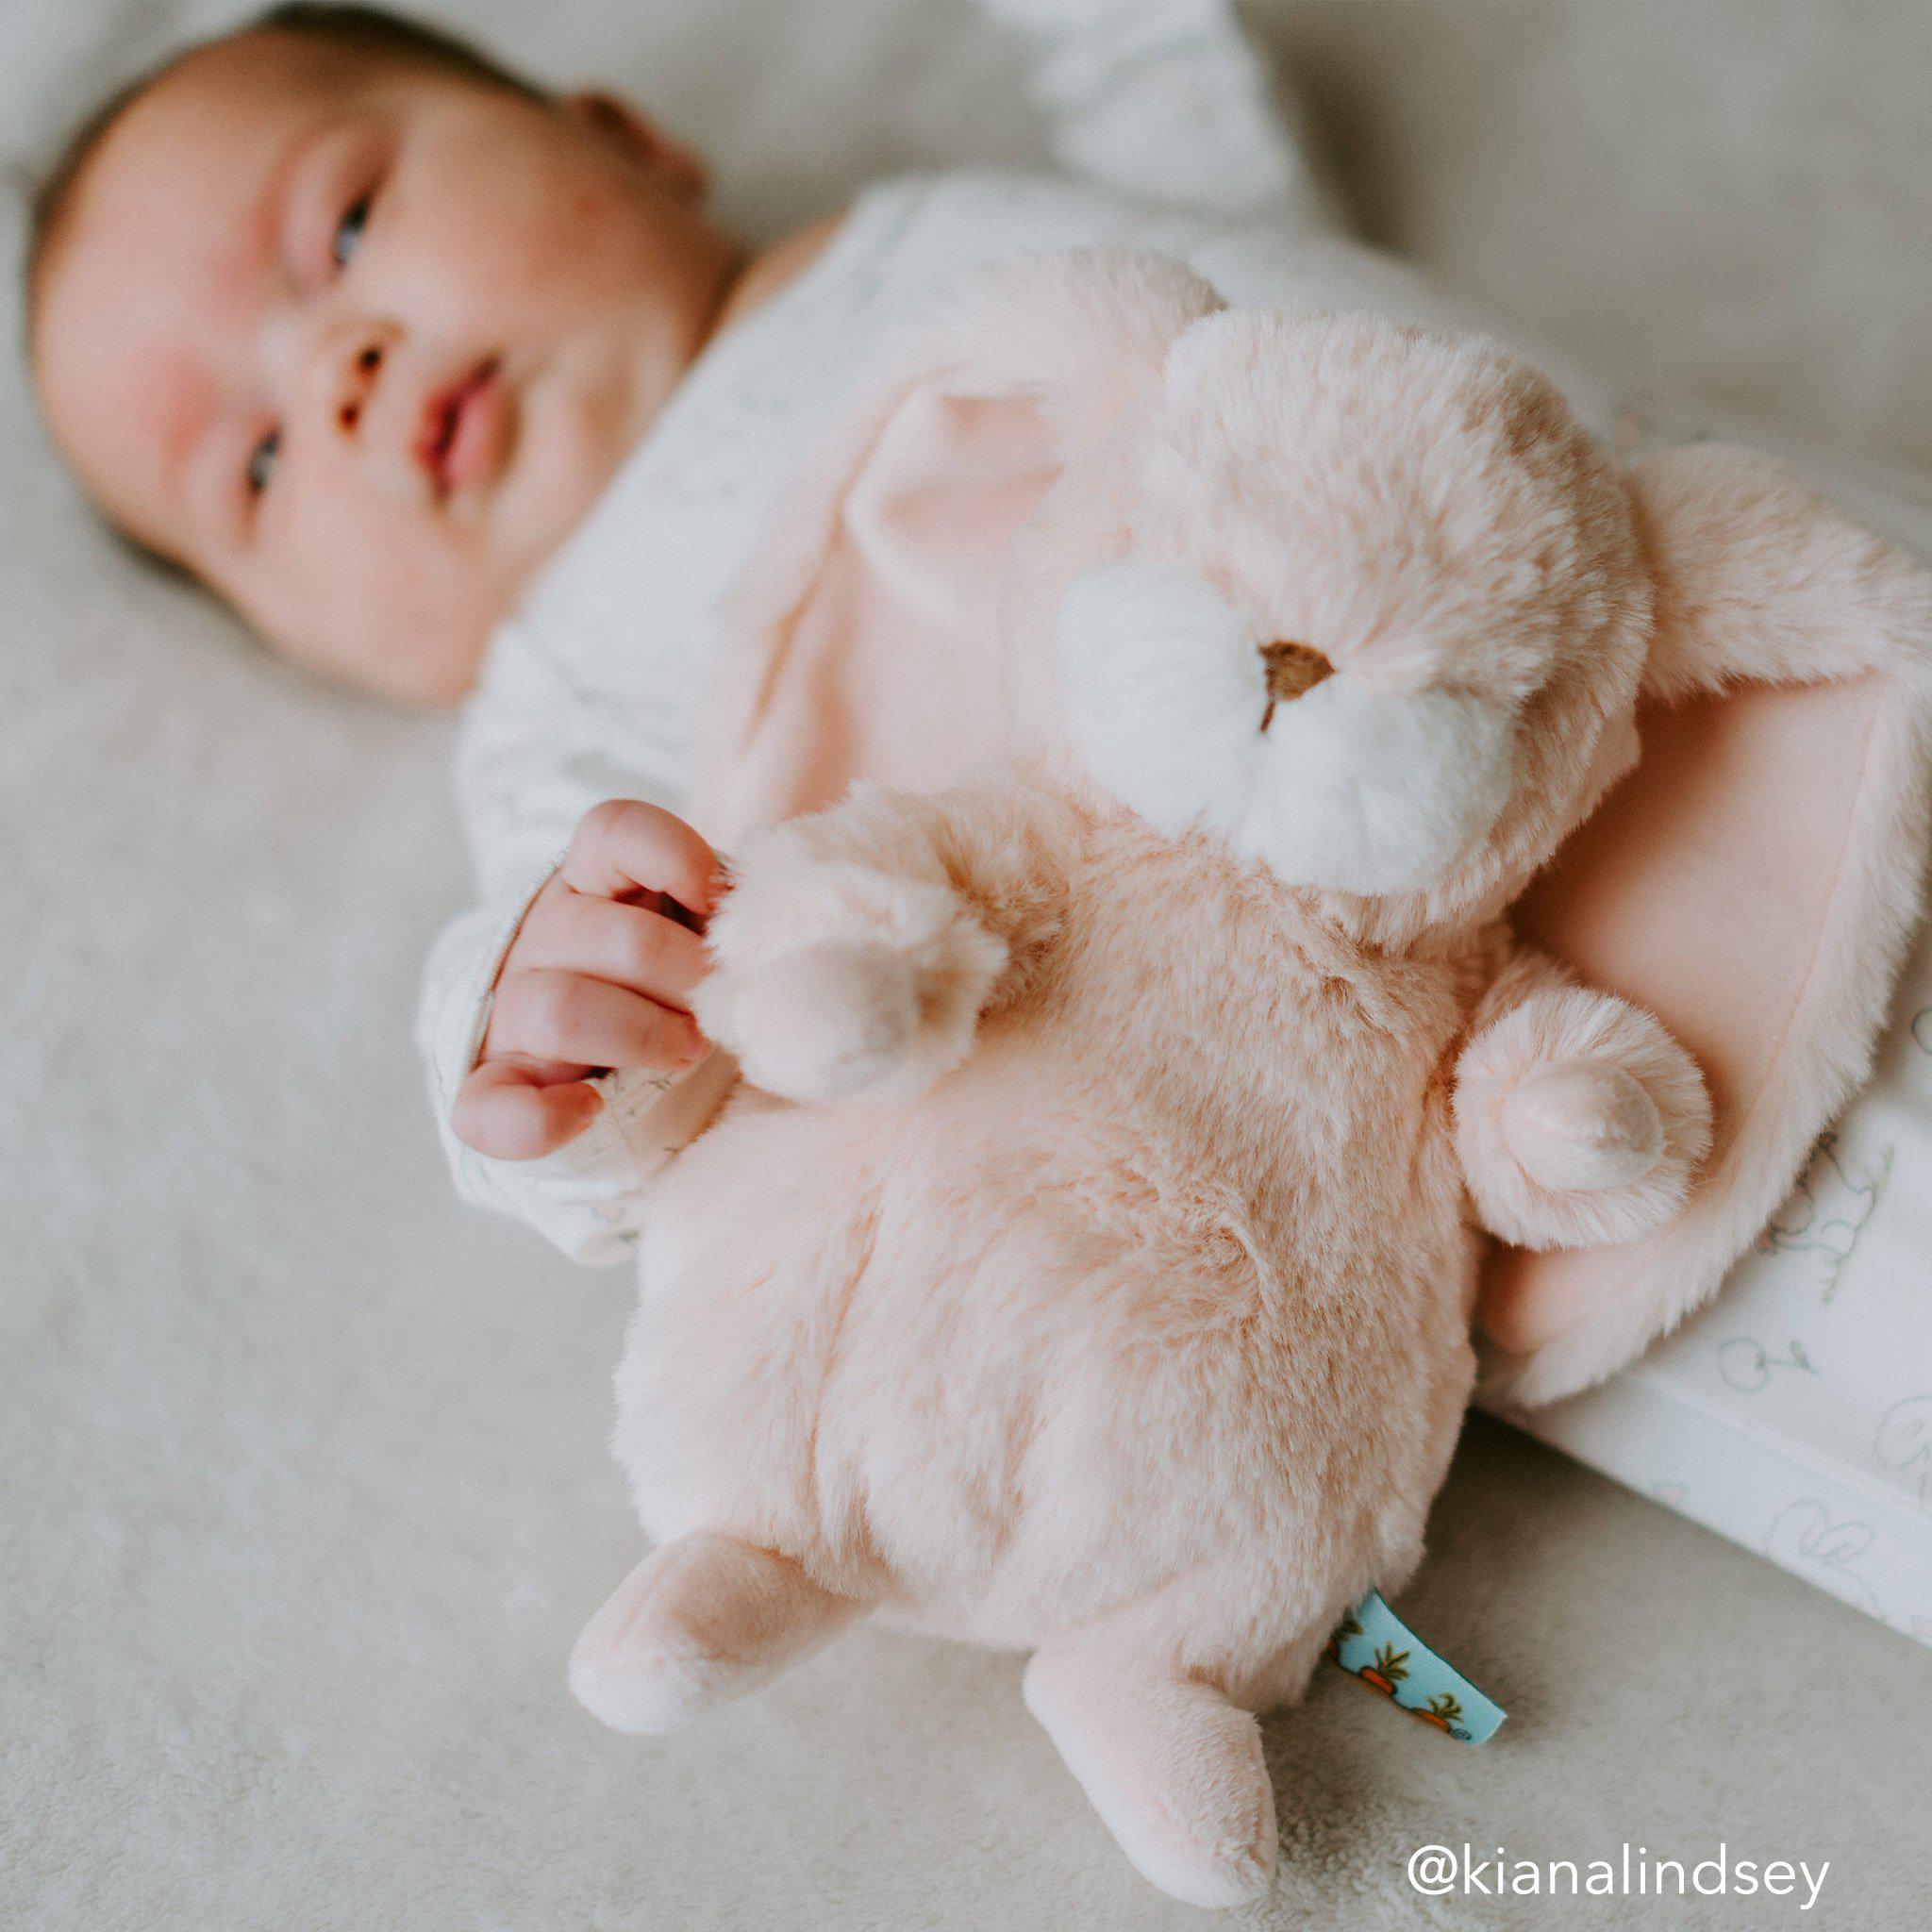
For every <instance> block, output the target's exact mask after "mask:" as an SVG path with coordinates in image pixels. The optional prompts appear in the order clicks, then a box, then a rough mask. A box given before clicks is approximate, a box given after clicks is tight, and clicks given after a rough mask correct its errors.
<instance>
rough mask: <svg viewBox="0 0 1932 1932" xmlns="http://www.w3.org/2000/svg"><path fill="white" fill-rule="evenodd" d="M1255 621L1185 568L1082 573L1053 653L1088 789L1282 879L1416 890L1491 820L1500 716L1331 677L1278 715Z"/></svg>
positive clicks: (1494, 709) (1497, 790)
mask: <svg viewBox="0 0 1932 1932" xmlns="http://www.w3.org/2000/svg"><path fill="white" fill-rule="evenodd" d="M1263 641H1264V640H1262V639H1260V638H1257V636H1256V634H1255V629H1254V626H1253V625H1252V624H1250V623H1249V622H1248V621H1247V620H1246V619H1244V618H1243V617H1242V616H1241V614H1240V612H1238V611H1237V610H1235V609H1233V608H1231V607H1230V606H1229V605H1228V603H1227V602H1226V600H1225V599H1224V598H1223V597H1222V596H1221V595H1220V593H1219V592H1218V591H1215V590H1214V589H1213V587H1212V586H1211V585H1209V584H1208V583H1206V582H1204V581H1203V580H1202V579H1201V578H1200V577H1198V576H1196V575H1194V574H1193V573H1192V572H1191V571H1188V570H1185V569H1183V568H1181V567H1180V566H1179V565H1176V564H1171V563H1159V562H1153V561H1142V560H1139V559H1133V558H1129V559H1128V560H1126V561H1124V562H1120V563H1109V564H1102V565H1100V566H1098V567H1097V568H1095V569H1092V570H1090V571H1086V572H1083V573H1082V574H1081V575H1079V576H1077V577H1075V578H1074V581H1073V582H1072V583H1071V584H1070V585H1069V586H1068V588H1067V591H1066V595H1065V597H1064V599H1063V600H1062V602H1061V605H1060V610H1059V615H1058V625H1057V628H1056V633H1055V642H1056V646H1057V649H1058V658H1059V672H1060V680H1061V689H1062V691H1063V693H1064V702H1065V706H1066V719H1067V728H1068V731H1069V734H1070V736H1071V737H1072V740H1073V743H1074V750H1075V751H1076V752H1077V753H1078V754H1079V757H1080V758H1081V760H1082V762H1083V763H1084V764H1085V765H1086V767H1087V769H1088V771H1089V772H1090V773H1091V774H1092V776H1093V778H1094V780H1095V781H1096V782H1097V783H1098V784H1099V785H1100V786H1101V787H1102V788H1103V789H1104V790H1106V791H1108V792H1110V793H1111V794H1112V795H1113V796H1114V797H1115V798H1117V799H1119V800H1120V801H1121V803H1122V804H1123V805H1125V806H1128V807H1130V808H1132V809H1133V810H1135V811H1137V812H1139V813H1140V814H1141V817H1142V818H1144V819H1145V820H1147V822H1148V823H1149V824H1152V825H1153V826H1155V827H1156V829H1157V830H1159V831H1162V832H1165V833H1167V834H1168V835H1169V836H1171V837H1179V836H1180V835H1181V834H1183V833H1186V832H1191V831H1207V832H1212V833H1215V834H1217V835H1219V836H1220V837H1221V838H1223V839H1224V840H1225V841H1227V843H1228V844H1229V845H1230V846H1231V847H1232V848H1233V849H1234V850H1235V851H1236V852H1239V853H1241V854H1242V855H1243V856H1244V857H1247V858H1258V859H1260V860H1262V861H1263V862H1264V863H1265V864H1266V865H1268V866H1269V867H1270V868H1271V869H1272V870H1273V871H1274V873H1275V874H1276V875H1277V876H1278V877H1280V878H1282V879H1284V880H1286V881H1287V882H1288V883H1289V884H1291V885H1302V886H1316V887H1322V888H1324V889H1326V890H1330V891H1346V892H1365V893H1384V892H1400V891H1416V890H1419V889H1421V888H1424V887H1426V886H1428V885H1430V884H1431V883H1433V882H1434V881H1435V880H1436V879H1437V878H1439V877H1440V876H1441V874H1442V873H1443V872H1444V871H1445V870H1446V869H1447V868H1448V867H1449V866H1450V865H1452V864H1453V863H1454V862H1455V861H1456V860H1457V858H1461V857H1462V855H1463V854H1464V853H1466V852H1467V851H1469V849H1470V848H1471V847H1472V846H1473V845H1474V844H1475V843H1476V841H1478V840H1480V839H1481V838H1482V837H1483V836H1484V834H1485V833H1487V832H1488V831H1489V830H1490V828H1491V826H1492V825H1493V824H1495V822H1496V817H1497V814H1498V813H1499V812H1500V811H1501V810H1502V808H1503V805H1504V802H1505V800H1506V799H1507V796H1508V793H1509V786H1510V781H1511V770H1510V767H1511V742H1510V741H1511V733H1512V719H1511V717H1510V714H1509V712H1508V710H1507V708H1505V707H1503V706H1501V705H1498V704H1496V703H1494V702H1492V701H1491V700H1488V699H1485V698H1480V697H1477V696H1474V695H1473V694H1471V693H1469V692H1465V691H1413V692H1394V693H1384V692H1379V691H1372V690H1369V689H1366V688H1364V686H1363V685H1362V684H1361V683H1360V682H1359V681H1358V680H1357V679H1356V678H1354V677H1351V676H1350V675H1349V674H1348V672H1347V671H1346V670H1345V669H1343V670H1341V671H1340V672H1338V673H1337V674H1336V675H1333V676H1331V677H1327V678H1325V679H1324V681H1323V682H1322V683H1320V684H1318V685H1316V686H1315V687H1314V689H1313V690H1312V691H1307V692H1306V693H1305V694H1304V695H1302V696H1301V697H1298V698H1294V699H1291V700H1286V701H1284V702H1282V703H1280V704H1277V705H1276V706H1275V707H1274V713H1273V716H1272V718H1270V720H1269V724H1268V728H1267V730H1266V731H1265V732H1264V731H1263V730H1262V729H1261V721H1262V719H1263V717H1264V716H1266V715H1267V713H1268V687H1267V675H1266V670H1265V667H1264V665H1263V662H1262V658H1261V652H1260V646H1261V644H1262V642H1263Z"/></svg>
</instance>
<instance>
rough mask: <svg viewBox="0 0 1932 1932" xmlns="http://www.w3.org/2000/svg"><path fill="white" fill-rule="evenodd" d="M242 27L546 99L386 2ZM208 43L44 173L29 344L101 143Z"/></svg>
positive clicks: (29, 266)
mask: <svg viewBox="0 0 1932 1932" xmlns="http://www.w3.org/2000/svg"><path fill="white" fill-rule="evenodd" d="M243 33H280V34H295V35H299V36H301V37H302V38H304V39H307V40H311V41H320V42H325V43H326V44H329V45H333V46H338V47H343V48H347V49H350V50H352V51H356V52H364V53H376V54H386V55H389V56H391V58H397V59H403V60H412V61H416V62H418V63H420V64H421V65H424V66H427V67H435V68H440V69H441V70H442V71H443V72H445V73H450V74H458V75H463V76H465V77H466V78H468V79H471V80H481V81H486V82H488V83H489V84H490V85H491V86H492V87H501V88H507V89H508V90H509V91H510V92H513V93H519V94H523V95H525V96H527V97H528V98H530V99H532V100H536V99H541V95H542V90H541V88H539V87H537V86H535V85H534V84H533V83H532V82H530V81H528V80H526V79H525V77H524V76H523V75H520V74H516V73H513V72H512V71H511V70H510V69H509V68H508V67H505V66H504V65H503V64H502V63H501V62H500V61H497V60H493V59H491V57H490V56H489V55H488V54H485V53H483V52H482V51H480V50H479V49H478V48H476V47H474V46H472V45H471V44H470V42H468V41H465V40H461V39H459V38H458V36H457V35H455V34H452V33H446V32H444V31H443V29H442V28H441V27H437V26H431V25H428V24H427V23H426V22H425V21H420V20H411V19H410V18H408V16H407V15H405V14H401V13H391V12H389V11H387V10H386V9H385V8H380V7H358V6H333V5H326V4H323V0H286V4H284V5H282V6H279V7H271V8H268V10H267V11H266V12H264V13H259V14H258V15H256V17H255V18H254V19H253V20H249V21H244V22H243V23H242V25H240V26H238V27H235V28H233V29H231V30H230V32H229V33H227V34H224V35H222V36H220V38H221V39H223V40H227V39H231V38H232V37H233V35H235V34H243ZM208 44H209V43H208V42H197V43H196V44H195V45H194V46H192V47H185V48H182V49H181V50H180V51H178V52H176V53H174V54H171V55H169V56H168V58H166V59H164V60H161V61H159V62H158V63H157V64H156V65H155V66H153V67H150V68H148V69H147V70H146V71H145V72H143V73H142V74H139V75H136V76H135V77H134V79H133V80H131V81H129V82H128V83H127V84H126V86H125V87H122V88H119V89H117V90H116V91H115V92H113V93H111V94H109V95H108V98H107V99H106V100H105V101H103V102H102V103H101V104H100V105H99V106H98V107H96V108H93V109H92V111H91V112H90V113H89V114H88V115H87V117H86V119H84V120H83V121H82V122H81V123H80V125H78V126H77V127H75V129H74V131H73V132H72V133H71V134H70V135H68V137H67V139H66V141H65V142H62V144H61V146H60V149H59V152H58V155H57V156H56V158H55V159H54V161H53V164H52V165H51V166H50V167H49V168H48V170H47V171H46V173H45V174H44V175H42V179H41V182H40V186H39V188H38V189H37V190H36V192H35V194H34V198H33V205H32V208H31V210H30V213H29V216H28V224H27V245H26V303H25V321H26V331H27V341H28V347H29V350H31V346H32V340H33V325H34V314H35V310H36V308H37V307H38V302H37V299H36V298H37V296H38V293H39V291H40V288H41V282H42V275H43V273H44V271H45V268H46V265H47V263H48V261H49V260H50V259H51V258H52V256H53V254H54V252H55V250H56V249H57V248H58V245H59V241H60V236H61V234H62V232H63V230H64V229H65V227H66V225H67V218H68V215H69V214H70V213H71V212H72V210H73V208H74V203H75V197H76V192H77V191H78V189H79V186H80V183H81V180H82V177H83V176H84V175H86V173H87V168H88V163H89V162H90V161H91V160H92V158H93V156H94V152H95V150H96V149H97V148H98V147H99V146H100V144H101V142H102V141H103V140H105V139H106V137H107V134H108V130H109V129H110V128H111V127H112V126H113V125H114V124H115V123H116V122H117V121H118V120H120V118H121V116H122V115H123V114H124V113H125V112H126V111H127V109H128V108H131V107H132V106H133V105H134V103H135V102H136V101H138V100H139V99H140V98H141V97H142V94H144V93H146V92H147V91H148V89H149V88H151V87H153V86H154V84H155V83H156V82H157V81H158V80H160V79H162V78H163V77H164V76H166V75H168V74H170V73H172V72H173V71H174V69H175V67H176V66H177V65H178V64H179V63H180V62H181V61H182V60H185V59H186V58H188V57H189V56H190V55H192V54H195V53H198V52H199V51H200V49H201V48H202V47H203V46H206V45H208Z"/></svg>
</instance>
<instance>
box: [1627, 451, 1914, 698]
mask: <svg viewBox="0 0 1932 1932" xmlns="http://www.w3.org/2000/svg"><path fill="white" fill-rule="evenodd" d="M1629 481H1630V493H1631V498H1632V502H1633V504H1634V506H1635V508H1636V512H1637V522H1638V528H1639V530H1640V532H1641V535H1642V537H1643V539H1644V541H1645V544H1646V547H1647V549H1648V551H1649V559H1650V566H1651V574H1652V577H1653V580H1654V582H1655V585H1656V595H1657V607H1656V609H1657V640H1656V642H1655V644H1654V646H1653V647H1652V651H1651V655H1650V660H1649V662H1648V664H1647V665H1646V666H1645V670H1644V691H1645V692H1646V694H1647V695H1649V696H1653V697H1657V698H1662V699H1665V700H1670V699H1673V698H1678V697H1682V696H1685V695H1686V694H1687V693H1689V692H1691V691H1699V690H1703V691H1720V690H1724V689H1726V688H1728V687H1729V686H1731V685H1733V684H1738V683H1741V682H1746V681H1750V682H1757V683H1765V684H1814V683H1817V682H1819V681H1820V680H1822V679H1825V678H1840V677H1851V676H1855V675H1857V674H1858V673H1859V672H1862V671H1874V670H1886V669H1896V670H1898V671H1900V672H1902V673H1904V674H1905V675H1919V676H1924V675H1925V674H1926V668H1927V666H1928V665H1932V597H1928V594H1927V585H1926V580H1925V577H1924V575H1923V574H1922V573H1921V572H1920V571H1919V570H1918V569H1916V568H1915V567H1914V565H1913V564H1912V563H1911V562H1910V560H1909V559H1907V558H1905V557H1903V556H1901V555H1900V553H1899V552H1898V551H1896V550H1894V549H1892V548H1891V547H1890V545H1889V544H1886V543H1884V542H1881V541H1879V539H1878V538H1876V537H1874V536H1873V535H1871V534H1870V533H1869V532H1868V531H1865V530H1861V529H1859V528H1858V527H1857V525H1853V524H1850V523H1847V522H1846V521H1845V519H1844V518H1843V517H1841V516H1840V515H1839V513H1838V512H1837V511H1836V510H1835V509H1833V508H1832V507H1831V506H1830V505H1829V504H1827V503H1826V502H1825V501H1824V498H1823V497H1820V496H1818V495H1816V494H1814V493H1813V492H1812V491H1809V490H1807V488H1806V487H1805V486H1804V485H1803V484H1802V483H1801V482H1800V481H1799V480H1798V478H1797V477H1796V476H1795V475H1792V474H1791V473H1790V471H1789V470H1787V469H1786V468H1785V467H1784V466H1783V464H1781V463H1778V462H1775V461H1774V460H1773V459H1772V458H1769V457H1765V456H1759V455H1757V453H1756V452H1754V451H1751V450H1742V449H1728V448H1724V447H1723V446H1721V445H1716V444H1706V445H1702V446H1699V447H1696V448H1691V449H1681V450H1672V451H1670V452H1668V453H1667V454H1665V455H1662V456H1657V457H1651V458H1647V459H1645V460H1644V461H1642V462H1640V463H1638V464H1636V465H1635V466H1634V467H1633V468H1632V470H1631V472H1630V477H1629Z"/></svg>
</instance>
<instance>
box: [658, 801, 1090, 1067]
mask: <svg viewBox="0 0 1932 1932" xmlns="http://www.w3.org/2000/svg"><path fill="white" fill-rule="evenodd" d="M1050 817H1051V812H1050V810H1049V809H1048V808H1045V807H1044V806H1041V807H1040V808H1032V807H1029V805H1028V804H1026V803H1025V802H1024V800H1021V799H1016V798H1014V797H1012V796H1002V795H1000V794H993V793H983V792H976V791H967V790H960V791H954V792H949V793H941V794H937V795H928V796H924V797H915V796H913V795H912V794H909V793H903V792H888V791H878V790H876V789H873V788H866V787H857V788H855V789H854V791H852V792H851V793H850V794H849V795H848V797H847V798H846V800H845V801H844V802H843V803H842V804H841V805H838V806H835V807H833V808H831V809H830V810H829V811H824V812H820V813H817V814H815V815H814V816H813V817H811V818H806V819H797V820H793V821H792V822H791V823H790V824H785V825H781V826H779V827H778V828H776V829H775V830H774V831H771V832H768V833H765V834H764V835H763V836H762V837H760V838H758V839H756V840H754V841H750V842H749V843H748V844H747V846H746V848H745V850H744V852H743V854H742V855H741V858H740V859H739V861H738V863H737V864H736V865H735V867H734V870H733V884H732V887H731V890H730V891H729V892H728V893H727V894H726V895H725V898H724V904H723V906H722V907H721V908H719V910H718V911H717V913H716V914H715V915H714V917H713V918H712V921H711V924H710V928H709V931H708V934H707V944H708V950H709V952H710V956H711V959H712V963H713V969H714V970H713V971H712V972H711V974H709V975H708V977H707V978H706V979H704V980H703V981H702V982H700V984H699V986H698V988H697V991H696V993H695V995H694V997H693V1002H692V1004H693V1008H694V1010H695V1012H696V1014H697V1018H698V1024H700V1025H701V1026H702V1027H703V1028H704V1029H705V1031H706V1033H707V1034H708V1035H709V1036H710V1038H712V1039H713V1040H715V1041H718V1042H719V1043H720V1044H721V1045H723V1046H725V1047H728V1048H729V1049H730V1050H731V1051H732V1052H733V1053H735V1054H736V1055H737V1056H738V1058H739V1062H740V1064H741V1066H742V1068H743V1070H744V1074H745V1076H746V1078H747V1079H749V1080H750V1081H751V1082H752V1084H753V1085H754V1086H757V1087H762V1088H764V1089H765V1090H766V1091H768V1092H771V1093H776V1094H779V1095H781V1096H783V1097H784V1098H786V1099H789V1100H801V1101H823V1100H834V1099H838V1098H840V1097H841V1096H843V1095H845V1094H849V1093H856V1092H858V1091H862V1090H874V1091H878V1092H879V1093H880V1094H881V1095H882V1096H886V1097H893V1098H904V1097H909V1096H910V1095H912V1094H915V1093H918V1092H920V1091H924V1089H925V1088H926V1087H929V1086H930V1085H931V1084H932V1082H933V1081H934V1080H936V1079H938V1078H939V1077H940V1076H941V1074H945V1073H947V1072H949V1071H950V1070H951V1069H952V1068H954V1067H956V1066H958V1064H959V1062H960V1061H961V1060H963V1059H964V1058H966V1056H967V1054H968V1053H970V1052H971V1050H972V1047H973V1041H974V1034H975V1030H976V1028H977V1026H978V1024H979V1016H980V1014H981V1013H982V1012H983V1011H985V1010H986V1008H988V1007H989V1006H990V1005H992V1004H994V1003H996V1001H997V1000H998V999H999V998H1000V996H1001V994H1002V991H1003V989H1007V988H1009V987H1010V986H1012V985H1013V984H1015V983H1017V979H1016V975H1017V974H1019V973H1021V972H1024V963H1025V959H1026V957H1027V953H1028V949H1029V948H1030V947H1032V946H1034V945H1035V944H1036V943H1037V941H1039V939H1040V938H1041V936H1042V935H1043V934H1044V933H1045V932H1046V931H1047V930H1049V929H1050V927H1051V924H1052V917H1051V911H1050V907H1051V904H1052V902H1053V900H1054V897H1055V892H1056V887H1055V885H1054V881H1055V880H1057V879H1061V878H1063V876H1064V874H1063V872H1062V871H1061V870H1060V869H1059V868H1058V867H1057V866H1056V865H1055V864H1054V862H1053V858H1052V856H1051V853H1050V851H1049V846H1050V844H1051V842H1052V841H1051V836H1050V834H1049V833H1048V832H1047V831H1046V829H1045V828H1046V825H1047V824H1048V822H1049V820H1050Z"/></svg>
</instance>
